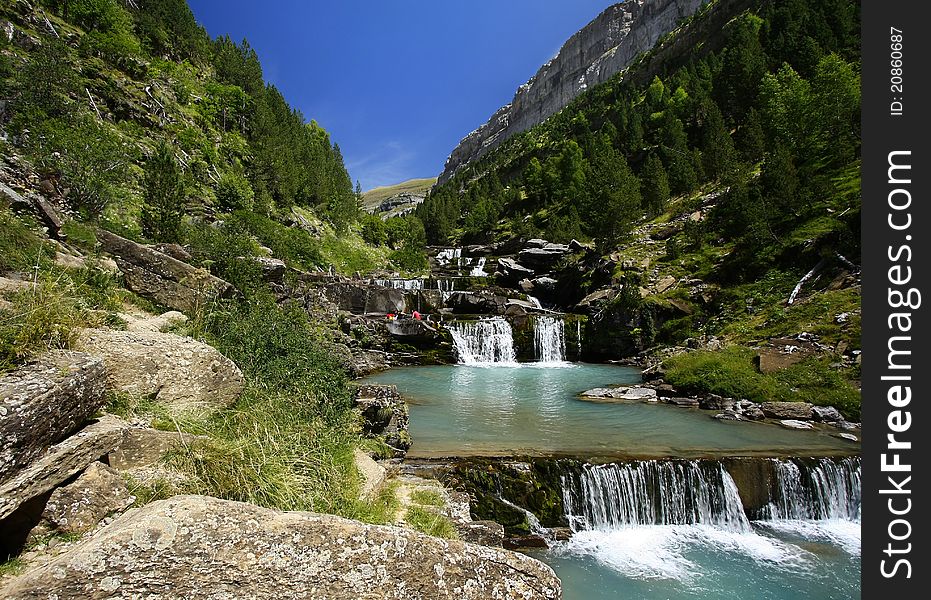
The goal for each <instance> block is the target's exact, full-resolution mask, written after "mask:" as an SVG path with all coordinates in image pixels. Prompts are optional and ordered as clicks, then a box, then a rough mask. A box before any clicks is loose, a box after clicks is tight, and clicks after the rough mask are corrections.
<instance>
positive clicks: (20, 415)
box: [0, 351, 107, 481]
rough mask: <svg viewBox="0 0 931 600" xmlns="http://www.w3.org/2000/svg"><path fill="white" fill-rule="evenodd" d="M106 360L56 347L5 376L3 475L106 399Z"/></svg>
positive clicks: (0, 402)
mask: <svg viewBox="0 0 931 600" xmlns="http://www.w3.org/2000/svg"><path fill="white" fill-rule="evenodd" d="M106 386H107V377H106V371H105V370H104V366H103V361H101V360H100V359H99V358H97V357H94V356H91V355H89V354H83V353H81V352H69V351H55V352H50V353H48V354H46V355H45V356H43V357H41V358H39V359H38V360H36V361H34V362H32V363H29V364H27V365H26V366H24V367H22V368H20V369H17V370H16V371H13V372H11V373H7V374H6V375H4V376H2V377H0V481H4V480H6V479H8V478H9V477H11V476H12V475H13V473H15V472H16V471H17V470H19V469H22V468H23V467H25V466H26V465H27V464H29V462H30V461H32V460H33V459H34V458H36V457H38V456H39V455H41V454H42V453H44V452H45V451H46V450H47V449H48V447H49V446H51V445H52V444H54V443H55V442H57V441H59V440H61V439H63V438H64V437H65V436H67V435H68V434H70V433H72V432H73V431H75V430H76V429H77V428H78V427H80V426H81V424H83V423H84V422H85V421H86V420H87V419H88V418H89V417H90V416H91V415H93V414H94V413H95V412H96V411H97V410H98V409H99V408H100V407H101V406H103V403H104V394H105V392H106Z"/></svg>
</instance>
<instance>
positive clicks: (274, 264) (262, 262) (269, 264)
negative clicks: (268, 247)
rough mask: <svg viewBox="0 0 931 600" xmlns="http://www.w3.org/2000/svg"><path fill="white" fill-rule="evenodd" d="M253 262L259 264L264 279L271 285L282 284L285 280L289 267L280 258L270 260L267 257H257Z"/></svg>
mask: <svg viewBox="0 0 931 600" xmlns="http://www.w3.org/2000/svg"><path fill="white" fill-rule="evenodd" d="M253 260H254V261H255V262H256V263H258V265H259V267H260V268H261V269H262V279H264V280H265V281H267V282H269V283H281V282H282V281H283V280H284V274H285V272H286V271H287V270H288V265H286V264H285V262H284V261H283V260H281V259H279V258H269V257H267V256H256V257H254V258H253Z"/></svg>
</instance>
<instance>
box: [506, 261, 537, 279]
mask: <svg viewBox="0 0 931 600" xmlns="http://www.w3.org/2000/svg"><path fill="white" fill-rule="evenodd" d="M498 272H499V273H500V274H501V276H502V277H503V278H504V279H505V280H507V281H515V282H516V281H520V280H521V279H530V278H532V277H533V276H534V271H533V269H530V268H528V267H525V266H524V265H522V264H520V263H519V262H517V261H516V260H514V259H513V258H502V259H499V260H498Z"/></svg>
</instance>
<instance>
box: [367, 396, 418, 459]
mask: <svg viewBox="0 0 931 600" xmlns="http://www.w3.org/2000/svg"><path fill="white" fill-rule="evenodd" d="M354 405H355V407H356V408H357V409H358V410H359V412H360V413H361V414H362V418H363V419H364V424H363V432H364V433H366V434H368V435H372V436H383V437H384V440H385V443H386V444H388V445H389V446H390V447H391V448H392V449H394V451H395V456H396V457H398V458H400V457H403V456H404V454H406V453H407V450H408V449H409V448H410V447H411V436H410V429H409V427H410V415H409V412H408V409H407V403H406V402H404V400H403V399H402V398H401V395H400V394H398V388H397V386H393V385H363V386H360V387H359V389H358V390H356V395H355V400H354Z"/></svg>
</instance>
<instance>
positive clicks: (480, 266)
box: [469, 256, 488, 277]
mask: <svg viewBox="0 0 931 600" xmlns="http://www.w3.org/2000/svg"><path fill="white" fill-rule="evenodd" d="M486 263H487V259H486V258H485V257H484V256H482V257H481V258H479V259H478V261H477V262H476V263H475V266H474V267H472V270H471V271H469V275H470V276H472V277H488V273H487V272H486V271H485V264H486Z"/></svg>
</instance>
